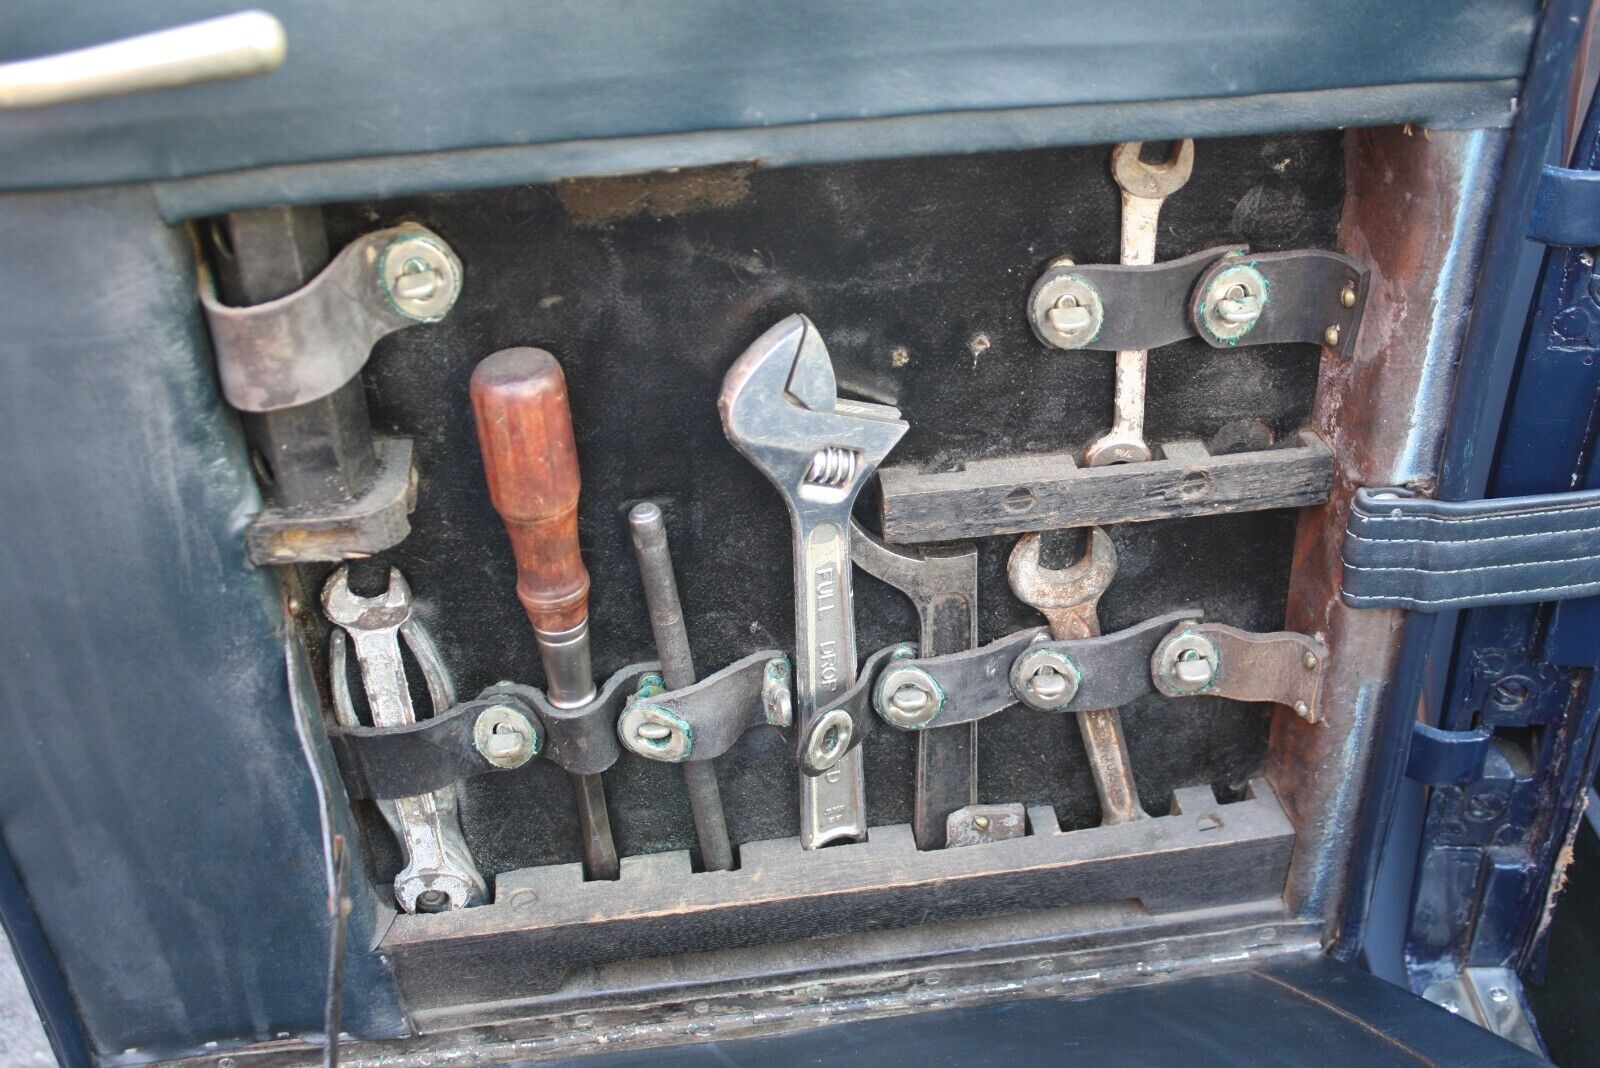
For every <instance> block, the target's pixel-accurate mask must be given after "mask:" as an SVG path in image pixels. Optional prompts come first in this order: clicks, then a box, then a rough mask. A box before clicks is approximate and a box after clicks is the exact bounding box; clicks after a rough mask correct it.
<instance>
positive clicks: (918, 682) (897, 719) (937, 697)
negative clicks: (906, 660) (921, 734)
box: [872, 664, 944, 730]
mask: <svg viewBox="0 0 1600 1068" xmlns="http://www.w3.org/2000/svg"><path fill="white" fill-rule="evenodd" d="M872 706H873V708H875V709H877V711H878V715H880V716H882V717H883V718H884V719H886V720H888V721H889V722H890V723H892V724H894V725H895V726H896V727H900V728H902V729H904V730H914V729H916V728H918V727H926V726H927V725H928V724H930V723H932V722H933V721H934V720H935V719H936V718H938V715H939V713H940V712H942V711H943V710H944V690H943V689H941V688H940V686H939V684H938V683H937V682H936V681H934V678H933V676H932V675H929V674H928V673H927V672H926V671H924V670H922V669H921V668H919V667H913V666H911V665H909V664H891V665H890V666H889V667H887V668H885V669H884V671H883V673H882V674H881V675H879V676H878V682H877V685H876V686H875V687H874V688H873V694H872Z"/></svg>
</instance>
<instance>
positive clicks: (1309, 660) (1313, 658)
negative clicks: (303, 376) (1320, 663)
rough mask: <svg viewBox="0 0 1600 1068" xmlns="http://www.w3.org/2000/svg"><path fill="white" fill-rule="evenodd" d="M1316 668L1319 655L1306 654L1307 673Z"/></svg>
mask: <svg viewBox="0 0 1600 1068" xmlns="http://www.w3.org/2000/svg"><path fill="white" fill-rule="evenodd" d="M1316 666H1317V654H1316V653H1307V654H1306V670H1307V671H1311V670H1313V669H1315V668H1316Z"/></svg>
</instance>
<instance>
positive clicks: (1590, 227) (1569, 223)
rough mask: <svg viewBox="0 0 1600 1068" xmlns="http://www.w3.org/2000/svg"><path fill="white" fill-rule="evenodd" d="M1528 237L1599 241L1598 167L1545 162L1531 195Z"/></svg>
mask: <svg viewBox="0 0 1600 1068" xmlns="http://www.w3.org/2000/svg"><path fill="white" fill-rule="evenodd" d="M1528 237H1530V238H1531V239H1533V240H1534V241H1537V242H1539V243H1540V244H1543V245H1560V246H1563V247H1566V248H1593V247H1594V246H1596V245H1600V171H1587V170H1574V169H1572V168H1570V167H1553V166H1550V165H1549V164H1546V165H1545V168H1544V173H1543V174H1541V175H1540V176H1539V189H1538V192H1536V193H1535V194H1534V198H1533V217H1532V218H1531V219H1529V220H1528Z"/></svg>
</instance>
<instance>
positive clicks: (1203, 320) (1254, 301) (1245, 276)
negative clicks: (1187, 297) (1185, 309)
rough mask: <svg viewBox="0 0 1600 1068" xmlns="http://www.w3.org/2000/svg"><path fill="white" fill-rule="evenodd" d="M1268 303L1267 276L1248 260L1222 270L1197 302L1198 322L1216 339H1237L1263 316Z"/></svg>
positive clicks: (1196, 316) (1252, 327)
mask: <svg viewBox="0 0 1600 1068" xmlns="http://www.w3.org/2000/svg"><path fill="white" fill-rule="evenodd" d="M1266 306H1267V280H1266V278H1265V277H1264V276H1263V275H1262V274H1261V272H1260V271H1258V270H1256V269H1255V268H1254V267H1252V266H1250V265H1249V264H1248V263H1235V264H1232V265H1231V266H1228V267H1224V268H1223V269H1222V270H1220V271H1218V272H1217V273H1216V274H1215V275H1214V276H1213V277H1212V279H1211V281H1210V283H1209V284H1208V285H1207V286H1206V287H1205V290H1204V291H1203V292H1202V293H1201V294H1200V299H1199V301H1198V302H1197V304H1196V306H1195V321H1196V324H1197V325H1198V326H1199V327H1200V329H1201V330H1203V331H1204V332H1205V333H1206V334H1207V335H1208V336H1209V337H1210V338H1211V340H1213V341H1224V342H1228V343H1229V344H1232V343H1235V342H1237V341H1238V340H1239V339H1240V338H1242V337H1244V336H1245V335H1246V334H1248V333H1249V332H1250V331H1252V330H1254V329H1255V327H1256V323H1257V322H1259V321H1260V320H1261V314H1262V312H1264V311H1265V310H1266Z"/></svg>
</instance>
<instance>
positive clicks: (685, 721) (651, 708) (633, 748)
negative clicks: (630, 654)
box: [617, 649, 794, 764]
mask: <svg viewBox="0 0 1600 1068" xmlns="http://www.w3.org/2000/svg"><path fill="white" fill-rule="evenodd" d="M791 677H792V676H791V672H790V670H789V658H788V657H786V656H784V655H783V653H782V652H780V651H779V650H777V649H768V650H766V651H764V652H759V653H752V654H750V655H749V656H747V657H745V658H744V659H742V660H738V661H736V662H734V663H733V664H730V665H728V666H727V667H725V668H723V669H722V670H721V671H718V672H716V673H715V674H713V675H708V676H707V677H705V678H703V679H701V680H700V681H699V682H697V683H695V684H694V685H692V686H686V687H684V688H683V689H681V690H672V691H670V692H663V691H662V690H661V689H660V686H661V679H660V678H659V677H653V681H654V685H653V686H652V685H650V682H651V677H647V678H646V679H645V680H643V681H644V682H645V684H646V685H645V686H644V687H643V688H641V689H640V690H639V691H638V692H636V693H635V694H634V695H633V696H631V697H629V698H628V699H627V703H626V705H625V706H624V707H623V710H622V718H620V719H619V720H617V737H618V738H619V739H620V740H621V742H622V744H623V745H624V746H625V747H626V748H627V749H628V751H629V752H631V753H634V754H636V755H637V756H642V757H644V758H645V759H646V760H656V761H661V762H663V763H668V764H681V763H683V762H684V761H686V760H714V759H716V758H717V757H719V756H721V755H722V754H724V753H726V752H727V751H728V750H729V749H731V748H733V745H734V743H735V742H737V741H738V740H739V739H740V738H741V737H743V736H744V733H745V731H747V730H750V729H751V728H752V727H763V726H773V727H787V726H789V725H790V723H791V722H793V718H794V698H793V696H792V694H791V692H790V683H791Z"/></svg>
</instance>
